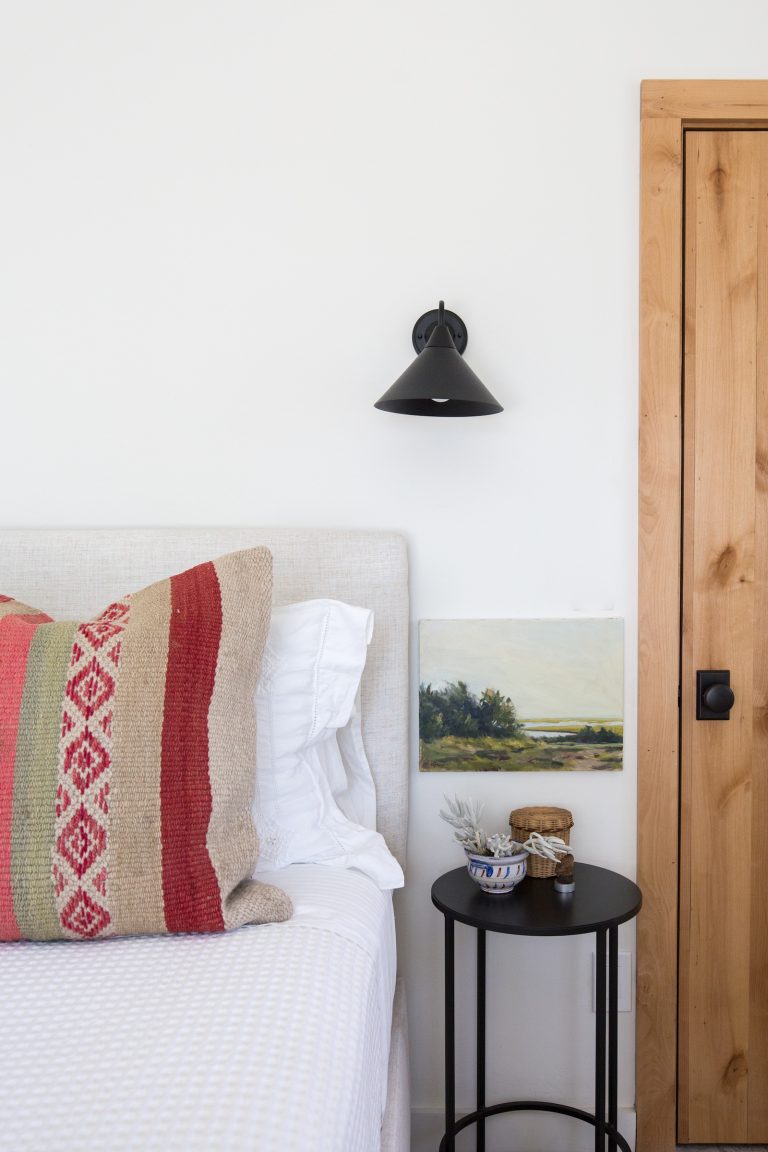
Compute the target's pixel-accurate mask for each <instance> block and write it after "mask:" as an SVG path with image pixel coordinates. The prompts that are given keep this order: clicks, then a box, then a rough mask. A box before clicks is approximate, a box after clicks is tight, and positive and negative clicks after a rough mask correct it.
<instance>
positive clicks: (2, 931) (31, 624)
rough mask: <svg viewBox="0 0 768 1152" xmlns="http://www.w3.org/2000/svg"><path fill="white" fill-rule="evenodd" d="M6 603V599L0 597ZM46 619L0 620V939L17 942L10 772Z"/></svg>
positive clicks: (11, 776)
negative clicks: (34, 649)
mask: <svg viewBox="0 0 768 1152" xmlns="http://www.w3.org/2000/svg"><path fill="white" fill-rule="evenodd" d="M2 599H3V601H4V602H5V603H8V600H9V597H2ZM49 619H50V617H48V616H42V615H41V616H38V617H37V618H35V617H32V618H31V619H30V617H29V616H4V617H3V618H2V620H0V668H2V669H3V671H4V674H3V676H0V940H18V939H19V936H20V933H19V926H18V924H17V923H16V916H15V915H14V911H13V885H12V882H11V828H12V825H13V770H14V765H15V761H16V740H17V738H18V733H19V713H20V712H21V700H22V696H23V695H24V682H25V680H26V675H27V659H28V657H29V649H30V645H31V643H32V637H33V636H34V634H35V631H36V630H37V628H38V626H39V625H40V624H45V623H46V621H47V620H49Z"/></svg>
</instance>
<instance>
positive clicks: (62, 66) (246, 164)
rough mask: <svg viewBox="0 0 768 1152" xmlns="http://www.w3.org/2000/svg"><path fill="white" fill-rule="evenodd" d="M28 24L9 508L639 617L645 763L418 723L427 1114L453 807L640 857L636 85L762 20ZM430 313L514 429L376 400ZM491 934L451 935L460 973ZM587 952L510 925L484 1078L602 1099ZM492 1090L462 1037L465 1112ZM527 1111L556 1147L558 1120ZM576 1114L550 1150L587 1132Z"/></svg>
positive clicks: (376, 7) (304, 12) (720, 54)
mask: <svg viewBox="0 0 768 1152" xmlns="http://www.w3.org/2000/svg"><path fill="white" fill-rule="evenodd" d="M1 29H2V31H1V32H0V156H1V157H2V177H1V178H0V260H1V261H2V264H1V267H2V273H1V274H0V378H1V379H2V425H0V492H2V509H1V511H0V519H2V521H3V522H4V523H5V524H8V525H43V524H45V525H56V524H63V525H66V524H80V525H99V524H101V525H105V524H112V525H120V524H124V525H128V524H205V523H231V524H236V523H262V524H297V525H298V524H307V525H336V526H338V525H343V526H373V527H376V526H381V527H385V526H386V527H388V528H397V529H400V530H402V531H403V532H404V533H405V534H406V535H407V537H408V540H409V544H410V553H411V562H412V573H413V575H412V590H413V617H414V620H418V619H419V618H422V617H462V616H490V617H493V616H500V617H502V616H514V615H537V614H542V615H556V614H566V615H568V614H572V613H573V614H576V613H584V614H590V613H607V614H618V615H626V617H627V622H628V624H627V639H628V644H627V676H626V725H627V754H626V768H625V770H624V772H623V773H622V774H615V775H611V776H601V775H586V776H578V775H574V776H569V777H566V778H563V777H560V776H557V775H546V774H543V775H524V776H515V777H509V776H504V775H498V776H495V775H486V776H478V777H469V778H465V777H462V778H460V779H457V778H456V777H453V776H419V775H418V773H417V771H416V756H415V739H414V763H413V766H412V788H411V801H412V808H411V813H412V815H411V826H410V869H409V877H408V888H407V891H406V892H405V893H404V895H403V898H402V900H401V902H400V912H401V935H400V942H401V954H402V968H403V970H404V971H405V973H406V974H407V977H408V981H409V989H410V1014H411V1030H412V1065H413V1099H414V1104H415V1106H416V1107H417V1108H418V1109H421V1110H425V1113H424V1114H425V1116H426V1115H427V1114H428V1110H429V1109H434V1108H437V1107H439V1106H440V1103H441V1099H442V1065H441V1057H442V1049H441V1043H442V920H441V917H440V916H439V915H438V913H437V912H436V911H435V910H434V909H433V908H432V907H431V905H430V902H429V888H430V885H431V883H432V880H433V879H434V878H435V877H436V876H437V875H438V874H439V873H441V872H442V871H444V870H445V869H447V868H449V867H451V866H454V865H456V864H458V863H459V862H460V861H459V857H458V855H457V852H456V850H455V849H454V848H453V847H452V846H451V843H450V838H449V836H448V835H447V834H446V832H447V830H446V829H445V828H444V826H442V825H441V824H440V823H439V821H438V819H437V809H438V807H439V806H440V802H441V797H442V793H443V791H444V790H446V789H451V790H453V789H459V790H460V791H461V792H462V793H473V794H474V795H476V796H479V797H481V798H483V799H484V800H485V801H486V803H487V810H488V817H489V821H494V820H495V821H497V822H498V824H499V826H502V825H503V824H504V821H505V819H506V815H507V813H508V811H509V809H510V808H511V807H513V806H518V805H521V804H526V803H530V802H540V803H555V804H561V805H565V806H567V807H570V808H571V809H572V810H573V812H574V816H575V819H576V827H575V830H574V843H575V845H576V849H577V851H578V854H579V855H580V856H581V857H582V858H583V859H585V860H589V861H592V862H594V863H599V864H604V865H608V866H611V867H615V868H617V869H620V870H623V871H625V872H628V873H631V872H632V871H633V869H634V860H635V840H634V836H635V833H634V827H635V755H634V751H633V746H634V739H635V674H634V663H635V643H634V628H635V608H634V599H635V573H636V563H635V545H634V538H635V499H636V482H635V470H636V453H635V439H636V395H637V372H636V359H637V351H636V345H637V325H636V311H637V303H636V301H637V247H638V244H637V217H638V195H637V187H638V102H639V89H638V86H639V81H640V79H641V78H642V77H644V76H657V77H658V76H675V77H684V76H704V77H717V76H722V77H727V76H733V77H738V76H759V75H760V74H761V73H762V74H764V73H765V49H764V44H765V33H766V31H768V13H766V10H765V6H764V4H763V3H762V2H761V0H731V3H730V5H729V6H728V8H727V10H726V9H725V8H724V7H723V6H722V4H720V3H717V2H714V0H676V2H674V3H671V2H670V0H642V2H640V0H631V2H630V0H627V2H623V3H616V2H615V0H610V2H609V0H582V2H581V3H578V4H574V3H570V2H568V0H549V2H540V3H536V4H523V3H516V2H511V0H476V2H475V3H471V4H470V3H462V2H460V0H442V2H440V3H438V2H437V0H391V2H390V3H386V4H385V3H377V4H374V3H371V2H370V0H327V2H326V3H322V4H321V3H317V0H292V2H287V3H283V4H272V3H270V4H267V3H264V2H254V0H251V2H250V3H247V2H245V0H240V2H235V0H216V2H214V0H191V2H190V0H184V2H182V0H161V2H160V3H157V2H156V0H151V2H150V0H134V2H133V3H131V4H119V3H117V2H112V3H106V4H105V3H104V2H103V0H98V2H97V0H69V3H67V4H60V3H56V2H55V0H32V2H30V3H18V2H17V3H9V2H7V0H6V2H4V3H3V4H2V22H1ZM439 296H442V297H443V298H444V299H445V300H446V302H447V305H448V306H449V307H451V308H453V309H454V310H456V311H458V312H459V313H460V314H461V315H462V316H463V317H464V319H465V320H466V322H467V324H468V326H469V332H470V345H469V349H468V353H467V359H468V361H469V362H470V363H471V365H472V367H473V368H474V369H475V371H476V372H477V373H478V374H479V375H480V377H481V378H482V379H483V380H484V381H485V382H486V383H487V384H488V386H489V387H490V388H491V389H492V391H493V392H494V393H495V394H496V395H497V396H498V397H499V399H500V400H501V401H502V403H503V404H504V405H505V408H506V411H505V413H504V414H503V415H501V416H497V417H494V418H492V419H484V420H471V421H465V420H457V421H452V420H446V421H441V420H418V419H415V418H412V417H401V416H391V415H386V414H383V413H379V412H377V411H374V409H373V407H372V404H373V401H374V400H375V399H376V398H377V397H378V396H379V395H380V393H381V392H383V391H384V390H385V388H386V387H388V385H389V384H390V383H391V382H392V381H393V380H394V379H395V377H396V376H397V375H399V373H400V372H401V371H402V370H403V369H404V367H405V366H406V364H407V363H408V362H409V360H410V358H411V356H412V351H411V347H410V331H411V326H412V324H413V322H414V320H415V318H416V317H417V316H418V315H419V314H420V313H421V312H422V311H424V310H426V309H427V308H430V307H434V306H435V305H436V303H437V299H438V297H439ZM415 681H416V677H415V675H414V688H415ZM414 737H415V732H414ZM622 941H623V945H629V946H631V944H632V933H631V931H629V930H628V931H627V932H626V933H624V935H623V937H622ZM471 945H472V940H471V933H469V932H468V931H467V933H466V934H465V933H459V960H458V963H459V971H460V972H461V973H462V975H463V978H464V979H465V980H466V981H467V982H468V981H469V980H470V978H471V975H472V971H473V961H472V951H471ZM589 952H590V944H589V943H588V942H587V941H581V942H579V941H576V942H573V941H572V942H565V941H552V942H548V943H536V942H531V941H522V940H521V941H508V940H500V939H496V938H494V939H492V940H491V941H490V969H491V973H490V975H491V983H490V997H491V1003H492V1006H493V1011H492V1014H491V1017H492V1018H491V1044H492V1049H493V1050H494V1051H495V1053H496V1055H495V1056H494V1057H493V1058H492V1059H491V1068H490V1084H489V1091H490V1093H491V1094H492V1095H496V1094H498V1095H500V1096H502V1097H508V1096H509V1095H510V1094H512V1095H514V1094H526V1095H527V1094H533V1095H538V1096H543V1097H546V1096H555V1097H563V1098H567V1097H572V1098H573V1100H574V1101H575V1102H576V1103H579V1104H583V1105H586V1106H588V1105H589V1102H590V1094H591V1059H592V1039H591V1035H592V1033H591V1029H592V1021H593V1017H592V1015H591V1012H590V991H589V988H590V975H589V973H590V957H589ZM470 1007H471V1006H470V1003H469V997H467V1002H462V1003H461V1005H460V1009H459V1019H460V1024H461V1026H462V1027H467V1028H469V1027H470V1024H471V1011H470ZM625 1025H630V1026H629V1027H624V1026H625ZM622 1026H623V1036H622V1059H621V1103H622V1104H623V1105H625V1106H629V1107H631V1105H632V1101H633V1057H632V1045H633V1037H632V1028H631V1018H629V1017H626V1018H622ZM472 1076H473V1045H472V1043H471V1042H470V1041H469V1040H468V1041H467V1043H466V1044H464V1045H462V1047H461V1050H460V1057H459V1079H458V1099H459V1103H460V1105H462V1106H464V1107H467V1108H468V1107H471V1104H472ZM514 1124H515V1125H516V1126H517V1127H516V1128H515V1129H514V1130H515V1131H516V1132H517V1133H519V1134H524V1135H521V1136H520V1139H521V1141H522V1143H521V1144H520V1146H521V1147H530V1148H531V1149H533V1148H538V1147H541V1146H543V1141H544V1140H545V1135H544V1133H545V1130H546V1124H547V1122H546V1121H542V1120H541V1119H535V1118H533V1119H530V1118H529V1119H526V1118H522V1117H518V1118H516V1119H515V1120H514ZM572 1127H573V1126H572ZM572 1127H571V1128H568V1126H567V1125H564V1124H563V1122H562V1121H557V1127H556V1128H555V1129H554V1134H552V1132H551V1131H550V1132H549V1138H550V1140H551V1144H550V1147H555V1146H556V1147H558V1148H562V1149H565V1148H569V1149H572V1148H575V1147H577V1145H578V1144H579V1142H580V1141H581V1140H582V1139H583V1138H585V1137H586V1136H588V1133H586V1132H585V1133H584V1134H581V1133H578V1132H577V1131H573V1130H572Z"/></svg>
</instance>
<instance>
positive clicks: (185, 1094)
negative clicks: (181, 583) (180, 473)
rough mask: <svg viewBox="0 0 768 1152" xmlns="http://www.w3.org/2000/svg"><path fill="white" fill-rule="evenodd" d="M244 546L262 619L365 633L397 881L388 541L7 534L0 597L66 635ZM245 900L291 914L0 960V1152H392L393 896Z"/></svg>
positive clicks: (398, 601) (396, 627) (383, 816)
mask: <svg viewBox="0 0 768 1152" xmlns="http://www.w3.org/2000/svg"><path fill="white" fill-rule="evenodd" d="M258 544H264V545H266V546H267V547H269V549H270V550H271V552H272V554H273V558H274V582H275V591H274V599H275V603H277V604H282V603H291V602H294V601H297V600H303V599H309V598H312V597H330V598H336V599H339V600H345V601H347V602H349V603H357V604H362V605H365V606H367V607H370V608H372V609H373V611H374V612H375V619H376V626H375V633H374V639H373V641H372V644H371V647H370V650H369V655H368V661H367V663H366V669H365V673H364V676H363V682H362V709H363V733H364V739H365V744H366V749H367V752H368V758H369V760H370V763H371V768H372V770H373V774H374V778H375V782H376V793H377V826H378V830H379V831H380V832H381V833H382V835H383V836H384V838H385V840H386V841H387V844H388V846H389V848H390V850H391V852H392V853H393V854H394V855H395V856H396V858H397V859H398V860H399V861H400V863H401V864H404V854H405V837H406V820H407V764H408V755H407V709H408V692H407V659H408V657H407V636H408V592H407V559H406V554H405V546H404V542H403V540H402V538H400V537H399V536H396V535H394V534H391V533H378V532H341V531H299V530H291V529H256V528H237V529H236V528H224V529H178V530H166V529H152V530H138V529H132V530H83V531H65V530H50V531H48V530H45V531H43V530H36V531H26V530H3V531H0V589H2V590H3V591H4V592H6V593H8V594H11V595H12V594H14V593H18V594H19V595H21V594H22V592H23V594H24V596H26V597H27V598H28V600H29V601H31V602H33V603H39V604H45V605H46V608H47V610H48V611H49V612H50V613H51V614H52V615H53V616H54V617H56V618H67V617H71V616H77V615H78V614H82V613H87V612H89V611H92V610H94V609H95V608H97V607H98V606H99V605H101V604H104V603H107V602H109V600H110V599H112V598H114V597H115V596H119V595H120V594H121V593H122V592H124V591H125V590H127V589H132V588H139V587H141V586H142V585H144V584H147V583H149V582H151V581H154V580H158V579H162V578H163V577H165V576H167V575H168V574H170V573H172V572H175V571H181V570H182V569H184V568H185V567H189V566H190V565H192V564H195V563H199V562H201V561H204V560H206V559H210V558H212V557H215V556H219V555H223V554H225V553H227V552H232V551H236V550H238V549H242V548H250V547H253V546H255V545H258ZM260 879H263V880H267V881H269V882H272V883H275V884H277V885H279V886H281V887H283V888H284V889H285V890H286V891H287V892H288V893H289V895H290V896H291V898H292V901H293V905H294V915H293V918H292V919H291V920H290V921H288V922H286V923H280V924H266V925H259V926H247V927H245V928H241V929H238V930H236V931H234V932H231V933H226V934H223V935H218V936H177V937H151V936H150V937H140V938H123V939H107V940H101V941H95V942H91V943H87V944H78V943H74V944H60V943H12V944H4V945H0V1019H2V1021H3V1026H2V1033H1V1035H2V1040H0V1084H2V1091H0V1144H1V1145H2V1146H4V1147H9V1148H10V1147H12V1148H14V1149H16V1150H17V1152H20V1150H23V1149H39V1148H42V1147H45V1148H48V1149H51V1150H52V1152H55V1150H61V1152H65V1150H75V1149H77V1150H85V1149H100V1148H105V1149H106V1148H109V1149H127V1148H141V1149H168V1150H176V1149H178V1150H181V1149H185V1150H187V1149H188V1150H195V1149H204V1148H205V1149H209V1148H216V1149H222V1150H224V1149H237V1150H239V1149H243V1150H245V1149H254V1150H258V1152H262V1150H263V1152H267V1150H270V1149H278V1148H280V1149H294V1150H296V1152H303V1150H304V1149H310V1148H311V1149H317V1150H318V1152H320V1150H327V1152H375V1150H377V1149H379V1148H381V1149H382V1150H383V1152H406V1150H407V1149H408V1147H409V1092H408V1065H407V1021H406V1013H405V1000H404V993H403V987H402V983H401V982H400V981H399V980H398V979H397V976H396V958H395V928H394V914H393V907H392V894H391V893H390V892H382V891H380V890H379V889H378V888H377V887H376V886H375V885H374V884H373V883H372V881H371V880H369V879H368V877H367V876H364V875H362V874H361V873H359V872H357V871H353V870H346V871H345V870H334V869H330V868H326V867H324V866H323V865H311V864H305V865H302V864H299V865H294V866H291V867H289V868H287V869H283V870H281V871H280V872H278V873H272V874H262V875H261V876H260ZM73 1051H76V1052H77V1060H73V1058H72V1057H73Z"/></svg>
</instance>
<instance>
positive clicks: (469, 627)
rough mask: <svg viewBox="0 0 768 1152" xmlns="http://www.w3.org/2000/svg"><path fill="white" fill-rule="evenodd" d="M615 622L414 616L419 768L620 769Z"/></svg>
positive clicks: (618, 629)
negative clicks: (417, 622) (417, 618)
mask: <svg viewBox="0 0 768 1152" xmlns="http://www.w3.org/2000/svg"><path fill="white" fill-rule="evenodd" d="M623 641H624V628H623V621H621V620H617V619H607V620H606V619H576V620H570V619H568V620H423V621H422V622H421V624H420V626H419V653H420V654H419V659H420V685H419V736H420V741H419V744H420V767H421V769H422V771H425V772H439V771H446V772H545V771H555V772H573V771H595V770H598V771H615V770H616V769H618V768H621V767H622V754H623V740H624V724H623V663H624V658H623Z"/></svg>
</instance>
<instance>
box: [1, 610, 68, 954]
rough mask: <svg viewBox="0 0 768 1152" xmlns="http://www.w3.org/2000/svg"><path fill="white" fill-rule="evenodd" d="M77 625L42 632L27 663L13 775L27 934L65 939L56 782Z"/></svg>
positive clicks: (18, 892)
mask: <svg viewBox="0 0 768 1152" xmlns="http://www.w3.org/2000/svg"><path fill="white" fill-rule="evenodd" d="M76 629H77V625H76V624H72V623H64V624H47V625H46V626H45V627H44V628H38V629H37V631H36V632H35V635H34V637H33V639H32V644H31V646H30V649H29V658H28V660H27V676H26V681H25V685H24V695H23V696H22V700H21V712H20V715H19V734H18V740H17V744H16V763H15V766H14V776H13V831H12V839H11V877H12V883H13V908H14V914H15V916H16V922H17V924H18V925H19V930H20V932H21V935H22V936H23V937H25V938H26V939H27V940H49V939H51V938H52V937H56V936H60V935H61V928H60V925H59V916H58V913H57V911H56V901H55V899H54V891H53V876H52V870H51V869H52V861H51V851H52V848H53V843H54V831H55V821H56V778H57V770H58V756H59V739H60V737H61V705H62V700H63V699H64V690H65V687H66V683H67V672H68V669H69V661H70V658H71V655H72V641H73V638H74V635H75V631H76Z"/></svg>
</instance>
